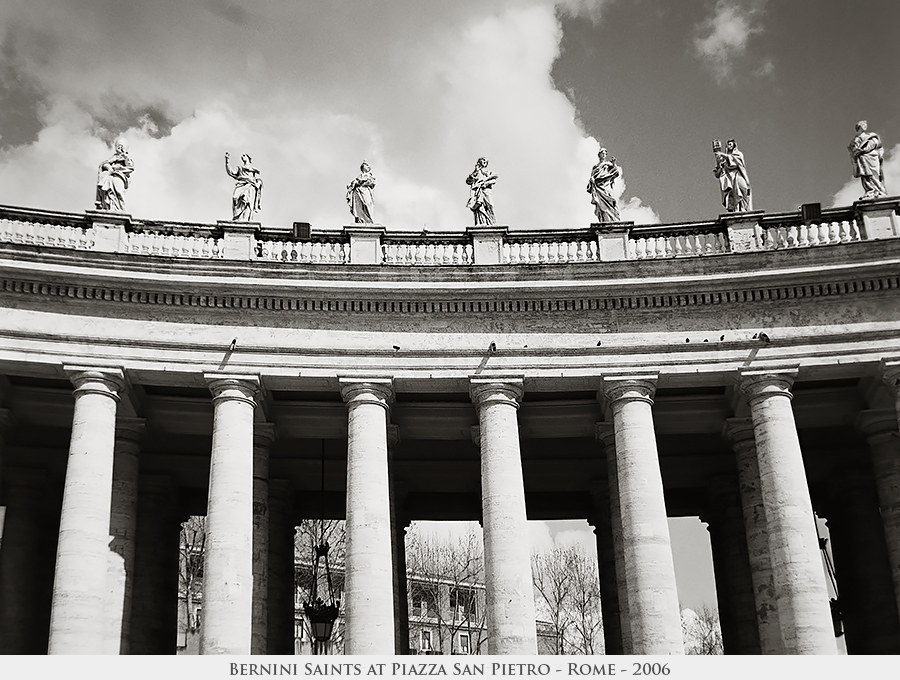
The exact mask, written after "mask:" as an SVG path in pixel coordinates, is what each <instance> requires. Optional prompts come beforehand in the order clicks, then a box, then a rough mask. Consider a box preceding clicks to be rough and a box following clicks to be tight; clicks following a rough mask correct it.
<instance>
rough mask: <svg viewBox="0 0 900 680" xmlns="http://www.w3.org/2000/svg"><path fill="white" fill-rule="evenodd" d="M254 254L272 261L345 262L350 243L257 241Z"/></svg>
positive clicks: (347, 257)
mask: <svg viewBox="0 0 900 680" xmlns="http://www.w3.org/2000/svg"><path fill="white" fill-rule="evenodd" d="M256 255H257V257H258V258H259V259H262V260H269V261H272V262H300V263H305V264H345V263H347V262H348V261H349V260H350V245H349V244H348V243H344V242H343V241H287V240H284V241H257V242H256Z"/></svg>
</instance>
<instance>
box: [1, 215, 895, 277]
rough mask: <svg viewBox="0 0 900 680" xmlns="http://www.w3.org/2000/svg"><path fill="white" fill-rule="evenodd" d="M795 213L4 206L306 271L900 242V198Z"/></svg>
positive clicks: (134, 238)
mask: <svg viewBox="0 0 900 680" xmlns="http://www.w3.org/2000/svg"><path fill="white" fill-rule="evenodd" d="M812 207H814V208H815V210H811V206H804V208H803V210H799V211H794V212H785V213H763V212H758V213H739V214H729V215H723V216H721V217H720V218H718V219H716V220H714V221H709V222H689V223H679V224H658V225H640V226H635V225H633V224H631V223H618V224H610V225H592V226H591V227H590V228H582V229H571V230H559V231H556V230H554V231H550V230H546V231H519V232H510V231H509V229H508V228H507V227H492V228H490V229H484V228H480V227H476V228H470V229H468V230H466V231H465V232H422V233H421V234H414V233H409V232H406V233H403V232H388V231H387V230H386V229H385V228H384V227H383V226H381V225H374V226H371V225H365V226H364V227H360V226H359V225H355V226H348V227H345V228H344V229H343V230H333V231H318V232H315V233H313V234H309V232H308V231H307V232H306V234H305V235H302V236H301V235H299V234H294V233H293V232H292V231H291V230H290V229H288V228H286V227H269V228H263V227H261V225H259V224H248V223H233V222H219V223H216V224H201V223H187V222H158V221H152V220H143V221H141V220H132V218H131V216H130V215H125V214H122V213H103V212H99V211H88V212H87V213H85V214H77V213H63V212H54V211H46V210H31V209H27V208H17V207H12V206H0V243H13V244H23V245H30V246H41V247H49V248H67V249H74V250H84V251H96V252H106V253H125V254H130V255H145V256H159V257H173V258H193V259H229V260H263V261H268V262H283V263H292V262H293V263H301V264H317V265H318V264H326V265H342V264H364V265H386V266H468V265H475V264H492V265H500V264H510V265H518V264H541V265H546V264H573V263H575V264H577V263H590V262H601V261H603V262H609V261H617V260H618V261H621V260H651V259H654V260H655V259H673V258H681V257H700V256H708V255H723V254H729V253H745V252H753V251H765V250H779V249H794V248H810V247H818V246H825V245H829V246H830V245H839V244H848V243H854V242H858V241H864V240H872V239H884V238H900V200H898V199H897V198H885V199H880V200H878V201H866V202H860V203H857V204H854V206H852V207H849V208H828V209H825V210H820V209H819V208H818V206H815V205H814V204H812Z"/></svg>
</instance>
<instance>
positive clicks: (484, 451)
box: [469, 378, 537, 654]
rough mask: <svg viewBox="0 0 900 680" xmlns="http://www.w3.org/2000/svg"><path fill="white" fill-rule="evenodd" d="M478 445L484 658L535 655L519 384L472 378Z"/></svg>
mask: <svg viewBox="0 0 900 680" xmlns="http://www.w3.org/2000/svg"><path fill="white" fill-rule="evenodd" d="M469 382H470V388H469V391H470V393H471V396H472V401H473V402H475V407H476V409H477V411H478V423H479V427H480V432H481V434H480V439H481V508H482V518H483V519H482V522H483V526H484V571H485V596H486V598H487V602H486V606H487V611H486V614H487V629H488V654H537V633H536V631H535V623H534V614H535V609H534V593H533V586H532V580H531V542H530V540H529V536H528V518H527V516H526V512H525V483H524V480H523V479H522V457H521V454H520V452H519V423H518V417H517V413H516V412H517V411H518V409H519V402H520V401H521V400H522V395H523V381H522V378H502V379H501V378H493V379H491V378H470V381H469Z"/></svg>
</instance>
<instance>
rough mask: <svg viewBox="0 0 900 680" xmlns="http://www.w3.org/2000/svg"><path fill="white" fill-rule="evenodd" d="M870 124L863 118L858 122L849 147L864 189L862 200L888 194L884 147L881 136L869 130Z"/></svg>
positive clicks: (855, 171) (855, 169) (855, 173)
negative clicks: (854, 135) (885, 186)
mask: <svg viewBox="0 0 900 680" xmlns="http://www.w3.org/2000/svg"><path fill="white" fill-rule="evenodd" d="M868 128H869V124H868V123H867V122H866V121H864V120H861V121H859V122H858V123H857V124H856V137H854V138H853V141H852V142H850V146H848V147H847V148H848V149H849V150H850V160H851V162H852V163H853V176H854V177H859V179H860V181H861V182H862V187H863V191H865V192H866V193H865V194H863V195H862V196H860V200H865V199H867V198H878V197H880V196H887V189H885V188H884V168H883V167H882V159H883V158H884V148H883V147H882V145H881V138H880V137H879V136H878V135H877V134H875V133H874V132H867V130H868Z"/></svg>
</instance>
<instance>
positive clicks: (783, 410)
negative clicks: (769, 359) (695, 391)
mask: <svg viewBox="0 0 900 680" xmlns="http://www.w3.org/2000/svg"><path fill="white" fill-rule="evenodd" d="M796 373H797V369H796V368H785V369H777V368H773V369H742V370H741V371H740V387H741V389H742V390H743V392H744V393H745V394H746V395H747V401H748V403H749V405H750V412H751V415H752V417H753V428H754V435H755V438H756V450H757V460H758V463H759V481H760V490H761V492H762V498H763V503H764V505H765V507H766V524H767V526H768V529H769V551H770V553H771V555H772V575H773V579H774V582H775V591H776V593H777V594H778V619H779V622H780V626H781V639H782V643H783V645H784V652H785V653H786V654H835V653H837V647H836V645H835V641H834V632H833V630H832V625H831V613H830V611H829V606H828V591H827V589H826V586H825V573H824V571H823V568H822V558H821V556H820V554H819V540H818V535H817V533H816V524H815V522H816V519H815V515H814V514H813V509H812V502H811V500H810V496H809V488H808V487H807V483H806V470H805V469H804V466H803V456H802V454H801V452H800V440H799V438H798V437H797V427H796V425H795V424H794V413H793V411H792V409H791V399H792V398H793V395H792V394H791V391H790V388H791V385H792V384H793V381H794V376H795V375H796ZM770 511H771V512H770Z"/></svg>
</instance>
